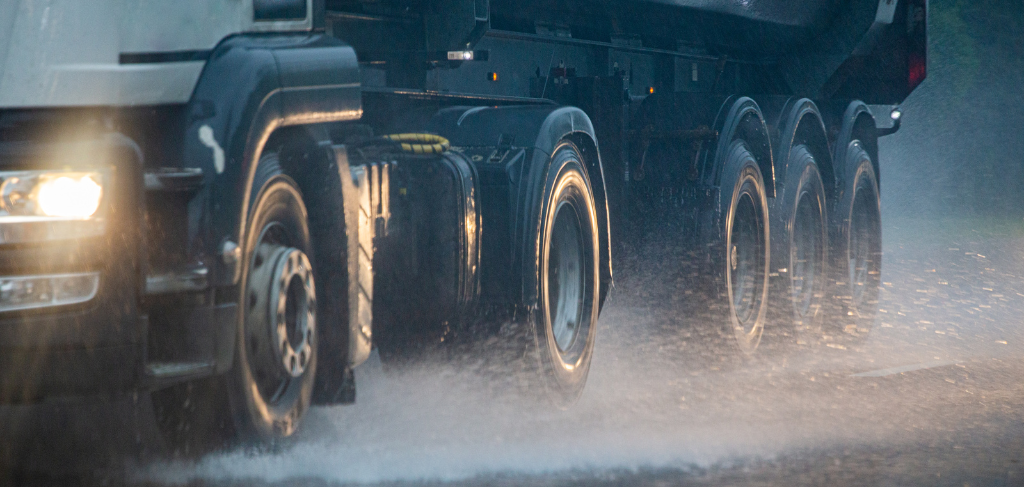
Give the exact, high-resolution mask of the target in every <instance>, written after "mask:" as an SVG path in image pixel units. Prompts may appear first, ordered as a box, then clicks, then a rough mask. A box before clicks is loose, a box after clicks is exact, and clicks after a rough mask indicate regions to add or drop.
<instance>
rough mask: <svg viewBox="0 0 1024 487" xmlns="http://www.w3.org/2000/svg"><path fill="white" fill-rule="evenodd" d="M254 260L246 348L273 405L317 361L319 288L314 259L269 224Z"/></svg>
mask: <svg viewBox="0 0 1024 487" xmlns="http://www.w3.org/2000/svg"><path fill="white" fill-rule="evenodd" d="M253 254H254V255H253V258H252V260H251V262H250V277H249V282H248V285H247V289H246V291H247V293H246V296H247V300H248V302H247V305H248V312H247V314H246V323H245V324H246V336H245V346H246V348H247V351H248V352H249V354H250V360H249V364H250V368H251V372H252V373H253V376H254V378H255V379H256V381H255V382H256V386H257V389H258V390H259V393H260V395H261V396H262V397H263V398H264V399H265V400H266V402H267V403H268V404H269V405H271V406H273V405H275V404H278V403H288V402H289V397H290V396H291V395H292V394H294V393H297V392H298V389H299V387H300V386H301V383H302V377H303V375H304V374H305V373H306V372H307V370H308V369H309V367H310V364H311V363H312V362H313V355H314V351H315V343H314V340H315V336H316V288H315V284H314V281H313V272H312V266H311V265H310V262H309V258H308V257H307V256H306V254H305V253H303V252H302V251H301V250H299V249H296V248H293V247H291V246H289V245H288V239H287V236H286V235H285V232H284V230H283V228H282V227H280V226H279V225H276V224H271V225H268V226H267V227H266V228H265V229H264V231H263V232H262V235H261V236H260V241H259V243H258V244H257V246H256V249H255V252H254V253H253Z"/></svg>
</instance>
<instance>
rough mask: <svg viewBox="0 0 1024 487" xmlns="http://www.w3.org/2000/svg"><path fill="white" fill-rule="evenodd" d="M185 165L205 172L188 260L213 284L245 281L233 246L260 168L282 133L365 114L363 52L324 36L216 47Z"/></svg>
mask: <svg viewBox="0 0 1024 487" xmlns="http://www.w3.org/2000/svg"><path fill="white" fill-rule="evenodd" d="M186 113H187V121H186V124H187V125H186V129H185V134H184V138H185V139H184V141H183V154H182V158H181V160H182V163H183V165H184V166H186V167H198V168H201V169H202V170H203V174H204V186H203V190H202V191H201V192H200V194H199V195H198V196H199V197H197V198H196V200H195V201H194V202H193V205H192V206H190V218H189V221H190V224H189V253H190V254H191V255H193V256H197V257H201V256H214V258H209V259H206V260H208V261H209V262H208V265H209V267H210V280H211V283H212V284H214V285H219V286H224V285H233V284H235V283H237V282H238V279H239V277H240V274H241V266H240V265H238V262H236V261H235V260H233V259H231V258H230V256H229V254H227V253H225V254H224V255H223V256H221V249H222V248H225V247H230V246H226V244H227V242H242V241H244V235H243V234H242V232H243V231H244V230H243V229H244V227H245V225H244V223H245V221H246V219H247V218H248V212H249V205H250V204H251V202H250V199H251V196H252V194H253V192H254V191H258V188H256V189H254V188H253V187H252V185H253V176H254V172H255V170H256V162H257V161H258V158H259V156H260V153H261V152H262V151H263V147H264V145H265V144H266V142H267V140H268V139H269V137H270V135H271V134H272V133H273V132H274V131H275V130H276V129H278V128H281V127H286V126H292V125H306V124H312V123H321V122H336V121H344V120H354V119H357V118H359V117H361V116H362V104H361V98H360V87H359V67H358V62H357V61H356V56H355V52H354V51H353V50H352V48H351V47H349V46H348V45H346V44H344V43H342V42H341V41H338V40H337V39H335V38H333V37H330V36H326V35H323V34H281V35H269V36H268V35H239V36H233V37H228V38H226V39H225V40H223V41H221V43H220V44H219V45H218V46H217V47H216V48H215V49H214V50H213V53H212V54H211V55H210V60H209V61H208V62H207V64H206V66H205V67H204V68H203V72H202V74H201V75H200V78H199V82H198V84H197V85H196V88H195V90H194V92H193V94H192V98H191V101H189V103H188V107H187V111H186Z"/></svg>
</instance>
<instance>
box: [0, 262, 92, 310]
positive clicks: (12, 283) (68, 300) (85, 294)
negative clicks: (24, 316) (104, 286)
mask: <svg viewBox="0 0 1024 487" xmlns="http://www.w3.org/2000/svg"><path fill="white" fill-rule="evenodd" d="M99 286H100V273H99V272H81V273H76V274H49V275H38V276H7V277H0V311H16V310H24V309H34V308H46V307H51V306H64V305H69V304H78V303H84V302H86V301H89V300H91V299H92V298H94V297H96V292H97V291H98V290H99Z"/></svg>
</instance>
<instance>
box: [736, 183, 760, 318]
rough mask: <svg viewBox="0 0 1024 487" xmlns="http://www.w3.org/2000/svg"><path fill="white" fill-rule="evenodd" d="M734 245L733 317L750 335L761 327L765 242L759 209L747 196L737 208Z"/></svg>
mask: <svg viewBox="0 0 1024 487" xmlns="http://www.w3.org/2000/svg"><path fill="white" fill-rule="evenodd" d="M731 243H732V245H731V246H730V247H731V248H730V249H729V277H730V279H729V281H730V286H731V289H730V291H731V294H732V306H733V313H735V317H736V320H737V321H738V323H739V327H740V329H741V331H742V332H743V333H744V334H750V333H754V332H755V331H756V327H757V314H758V308H759V307H760V293H759V290H760V287H761V286H760V283H761V282H762V281H763V278H764V275H763V272H764V269H763V268H764V260H763V259H764V241H763V236H762V235H761V225H760V221H759V218H758V213H757V208H756V206H754V200H753V198H752V197H751V195H750V194H749V193H747V192H744V193H742V194H741V195H740V197H739V200H738V202H737V204H736V213H735V217H734V218H733V228H732V242H731ZM738 331H739V330H738Z"/></svg>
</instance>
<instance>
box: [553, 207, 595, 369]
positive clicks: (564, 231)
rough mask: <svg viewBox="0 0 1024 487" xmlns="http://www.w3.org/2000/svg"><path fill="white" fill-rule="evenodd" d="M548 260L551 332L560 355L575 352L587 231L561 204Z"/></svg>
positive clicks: (574, 215) (568, 209) (573, 214)
mask: <svg viewBox="0 0 1024 487" xmlns="http://www.w3.org/2000/svg"><path fill="white" fill-rule="evenodd" d="M549 252H550V253H549V256H548V310H549V317H548V319H549V320H550V323H551V332H552V335H553V337H554V339H555V345H556V346H557V347H558V350H559V352H561V353H563V354H564V353H566V352H568V351H569V350H571V349H572V348H573V345H574V344H575V343H576V340H577V339H578V337H579V335H580V328H581V325H582V324H583V323H582V321H583V304H584V303H583V300H584V286H585V285H586V283H585V282H584V276H585V273H584V267H585V264H584V261H583V258H584V250H583V230H582V228H581V226H580V221H579V215H578V214H577V213H576V209H575V208H573V206H572V205H570V204H568V203H567V202H564V201H563V202H562V203H560V204H559V206H558V208H557V209H556V213H555V221H554V225H553V228H552V230H551V247H550V250H549Z"/></svg>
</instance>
